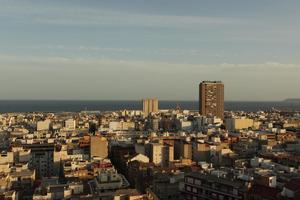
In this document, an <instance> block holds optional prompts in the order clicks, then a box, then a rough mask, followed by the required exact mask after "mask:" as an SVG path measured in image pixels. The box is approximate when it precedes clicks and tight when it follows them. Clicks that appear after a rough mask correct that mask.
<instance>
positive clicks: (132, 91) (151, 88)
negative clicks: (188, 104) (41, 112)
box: [0, 0, 300, 100]
mask: <svg viewBox="0 0 300 200" xmlns="http://www.w3.org/2000/svg"><path fill="white" fill-rule="evenodd" d="M0 5H1V6H0V99H87V100H89V99H95V100H102V99H103V100H109V99H115V100H123V99H128V100H130V99H141V98H143V97H152V96H156V97H158V98H159V99H168V100H196V99H197V98H198V84H199V82H200V81H202V80H222V81H223V82H224V83H225V99H226V100H282V99H285V98H296V97H298V98H300V89H299V88H300V39H299V37H300V20H299V19H300V12H299V10H300V1H299V0H251V1H250V0H226V1H225V0H218V1H217V0H206V1H204V0H203V1H202V0H107V1H102V0H93V1H92V0H81V1H76V0H72V1H71V0H69V1H64V0H51V1H49V0H47V1H42V0H36V1H29V0H18V1H17V0H0Z"/></svg>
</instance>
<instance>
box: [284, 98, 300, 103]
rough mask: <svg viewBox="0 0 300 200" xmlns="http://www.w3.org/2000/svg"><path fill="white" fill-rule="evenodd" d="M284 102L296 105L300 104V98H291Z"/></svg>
mask: <svg viewBox="0 0 300 200" xmlns="http://www.w3.org/2000/svg"><path fill="white" fill-rule="evenodd" d="M283 101H284V102H296V103H300V98H290V99H285V100H283Z"/></svg>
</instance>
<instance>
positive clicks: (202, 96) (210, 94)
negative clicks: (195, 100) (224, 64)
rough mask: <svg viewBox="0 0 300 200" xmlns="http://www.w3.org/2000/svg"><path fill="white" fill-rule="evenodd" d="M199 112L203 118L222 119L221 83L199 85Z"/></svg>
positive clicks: (222, 89)
mask: <svg viewBox="0 0 300 200" xmlns="http://www.w3.org/2000/svg"><path fill="white" fill-rule="evenodd" d="M199 112H200V114H201V115H205V116H217V117H220V118H221V119H223V118H224V84H223V83H222V82H221V81H203V82H201V83H200V86H199Z"/></svg>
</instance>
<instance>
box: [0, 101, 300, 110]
mask: <svg viewBox="0 0 300 200" xmlns="http://www.w3.org/2000/svg"><path fill="white" fill-rule="evenodd" d="M178 107H179V108H181V109H186V110H198V107H199V106H198V102H197V101H159V109H175V108H178ZM272 108H274V109H278V110H284V111H300V101H297V102H288V101H273V102H266V101H264V102H258V101H257V102H254V101H225V110H226V111H246V112H256V111H268V110H271V109H272ZM124 109H127V110H141V109H142V102H141V101H94V100H93V101H79V100H0V113H11V112H80V111H116V110H124Z"/></svg>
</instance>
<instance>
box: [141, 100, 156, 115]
mask: <svg viewBox="0 0 300 200" xmlns="http://www.w3.org/2000/svg"><path fill="white" fill-rule="evenodd" d="M156 112H158V100H157V99H156V98H154V99H143V113H144V116H145V117H147V116H148V115H149V114H150V113H156Z"/></svg>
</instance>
